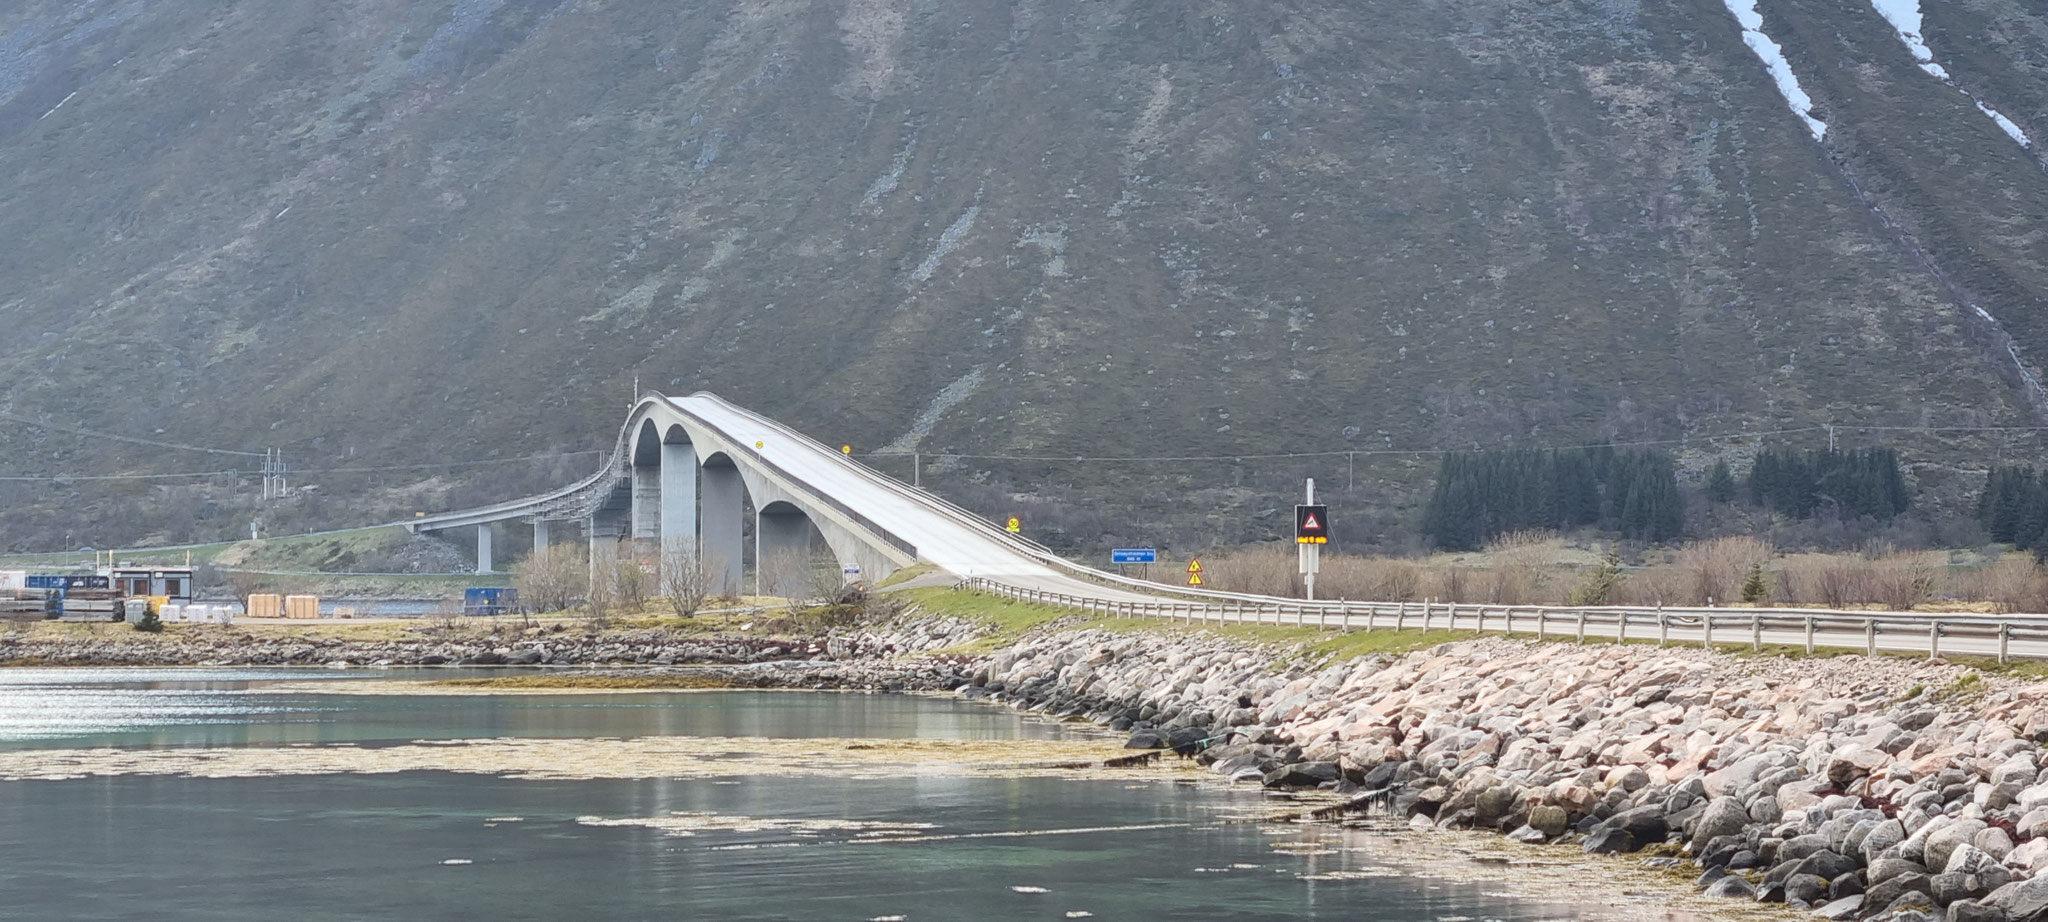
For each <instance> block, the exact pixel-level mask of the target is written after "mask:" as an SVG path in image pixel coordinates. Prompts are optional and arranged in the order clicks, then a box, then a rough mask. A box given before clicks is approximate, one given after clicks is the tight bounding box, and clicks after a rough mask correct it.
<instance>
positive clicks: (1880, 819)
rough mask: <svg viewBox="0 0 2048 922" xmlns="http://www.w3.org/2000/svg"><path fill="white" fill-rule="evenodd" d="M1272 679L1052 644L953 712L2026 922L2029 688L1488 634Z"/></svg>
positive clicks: (1897, 905)
mask: <svg viewBox="0 0 2048 922" xmlns="http://www.w3.org/2000/svg"><path fill="white" fill-rule="evenodd" d="M1278 662H1284V660H1277V659H1276V658H1275V657H1274V656H1273V655H1271V654H1270V653H1268V652H1266V651H1262V650H1259V649H1256V648H1253V647H1249V646H1246V645H1243V644H1238V643H1233V642H1229V641H1225V640H1221V639H1218V638H1214V637H1204V636H1199V635H1198V636H1195V637H1166V636H1161V635H1147V634H1115V633H1104V632H1069V633H1065V634H1056V635H1049V636H1045V637H1041V638H1039V639H1036V640H1032V641H1027V642H1025V643H1023V644H1019V645H1018V646H1016V647H1014V648H1012V649H1010V650H1006V651H1004V652H1001V653H999V654H997V655H995V656H993V657H990V658H989V659H988V660H986V661H985V662H984V663H983V664H982V665H981V666H980V667H979V668H977V669H976V671H975V674H974V678H973V680H972V681H971V682H970V683H969V684H968V686H967V687H966V688H965V689H964V692H965V693H966V694H967V695H968V696H970V697H976V698H992V699H995V700H1001V701H1008V702H1011V703H1013V704H1016V705H1019V706H1025V707H1030V708H1034V709H1038V710H1043V711H1045V712H1048V713H1051V714H1055V715H1064V716H1077V717H1087V718H1092V719H1095V720H1098V721H1102V722H1105V723H1109V724H1111V725H1112V726H1115V727H1118V728H1120V729H1129V730H1131V731H1132V737H1131V745H1132V746H1133V747H1173V748H1175V749H1178V750H1180V751H1182V752H1184V753H1189V754H1197V756H1198V757H1199V758H1201V759H1202V760H1204V761H1205V762H1208V763H1210V764H1211V765H1212V766H1213V767H1214V768H1215V769H1216V770H1217V771H1219V772H1221V773H1223V774H1225V775H1227V776H1229V777H1231V778H1233V779H1238V780H1244V781H1254V780H1256V781H1258V782H1260V783H1264V784H1268V785H1272V786H1286V787H1311V786H1313V787H1322V788H1328V789H1333V790H1338V791H1361V792H1375V796H1372V797H1371V798H1369V800H1370V801H1371V802H1372V803H1374V804H1376V805H1378V806H1380V807H1383V808H1384V807H1391V809H1393V810H1395V811H1398V812H1399V813H1400V814H1401V815H1406V816H1410V817H1412V820H1411V821H1412V822H1417V823H1431V824H1437V825H1442V826H1456V827H1471V828H1478V829H1491V830H1496V831H1499V832H1503V833H1506V834H1508V835H1509V836H1511V837H1513V838H1514V839H1516V840H1519V841H1524V842H1532V843H1537V842H1547V843H1556V842H1572V843H1576V844H1579V845H1580V846H1582V847H1583V848H1584V850H1585V851H1587V852H1594V853H1622V852H1639V851H1644V850H1649V851H1651V852H1653V853H1654V854H1655V855H1656V856H1657V857H1653V858H1651V859H1649V860H1650V861H1652V862H1654V863H1655V864H1656V865H1657V866H1663V867H1669V868H1673V869H1677V868H1680V867H1693V868H1695V869H1698V870H1703V873H1701V874H1700V877H1699V879H1698V881H1697V885H1698V886H1700V887H1702V888H1704V889H1706V890H1707V891H1708V892H1710V893H1712V894H1714V895H1718V896H1725V897H1730V898H1736V899H1748V900H1760V901H1765V902H1783V903H1788V904H1791V905H1793V906H1797V907H1803V908H1809V909H1813V910H1814V911H1816V912H1817V913H1818V914H1819V915H1820V916H1822V917H1825V918H1831V919H1848V918H1856V919H1868V918H1875V919H1882V920H1887V922H1920V920H1944V919H1945V920H1958V922H1960V920H1972V922H1974V920H2005V922H2020V920H2026V922H2036V920H2048V764H2044V759H2043V756H2042V752H2041V741H2043V740H2044V739H2048V685H2041V684H2020V683H2014V682H2006V681H2002V680H1987V679H1983V678H1980V677H1976V676H1975V675H1974V674H1973V673H1970V672H1969V671H1967V670H1964V669H1960V668H1956V667H1952V666H1948V665H1945V664H1939V663H1914V662H1906V661H1901V660H1895V659H1877V660H1871V659H1865V658H1862V657H1844V658H1840V659H1831V660H1800V661H1794V660H1785V659H1774V658H1764V657H1758V658H1738V657H1731V656H1726V655H1721V654H1715V653H1709V652H1705V651H1695V650H1672V649H1659V648H1654V647H1617V646H1611V645H1598V646H1578V645H1573V644H1529V643H1521V642H1514V641H1506V640H1476V641H1469V642H1461V643H1454V644H1447V645H1444V646H1441V647H1437V648H1434V649H1432V650H1429V651H1426V652H1416V653H1411V654H1407V655H1404V656H1400V657H1391V658H1390V657H1373V658H1367V659H1361V660H1354V661H1350V662H1345V663H1339V664H1333V665H1327V666H1322V667H1319V668H1310V667H1307V666H1297V667H1292V668H1285V667H1278V666H1276V663H1278ZM1366 800H1368V798H1360V801H1361V803H1363V802H1364V801H1366ZM1681 856H1684V857H1681ZM2036 875H2039V876H2036Z"/></svg>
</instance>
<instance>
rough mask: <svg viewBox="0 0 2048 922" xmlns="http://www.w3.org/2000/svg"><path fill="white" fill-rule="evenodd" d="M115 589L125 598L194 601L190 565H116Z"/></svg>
mask: <svg viewBox="0 0 2048 922" xmlns="http://www.w3.org/2000/svg"><path fill="white" fill-rule="evenodd" d="M113 579H114V589H115V590H116V591H117V592H118V594H120V595H121V596H123V597H125V598H161V599H164V600H166V601H167V603H168V602H178V603H187V602H191V601H192V569H191V568H190V567H115V568H114V571H113Z"/></svg>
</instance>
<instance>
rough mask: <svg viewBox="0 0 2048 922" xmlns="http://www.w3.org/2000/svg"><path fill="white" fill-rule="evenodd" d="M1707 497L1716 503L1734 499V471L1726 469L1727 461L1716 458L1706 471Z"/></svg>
mask: <svg viewBox="0 0 2048 922" xmlns="http://www.w3.org/2000/svg"><path fill="white" fill-rule="evenodd" d="M1707 498H1708V499H1710V500H1713V501H1714V502H1717V503H1726V502H1732V501H1734V499H1735V472H1734V471H1731V470H1729V469H1728V462H1727V461H1724V460H1721V459H1718V458H1717V459H1715V460H1714V466H1713V468H1712V469H1710V470H1708V471H1707Z"/></svg>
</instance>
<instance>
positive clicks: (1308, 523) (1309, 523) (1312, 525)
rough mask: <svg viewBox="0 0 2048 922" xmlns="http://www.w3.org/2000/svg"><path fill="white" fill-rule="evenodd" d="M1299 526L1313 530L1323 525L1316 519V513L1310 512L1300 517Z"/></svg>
mask: <svg viewBox="0 0 2048 922" xmlns="http://www.w3.org/2000/svg"><path fill="white" fill-rule="evenodd" d="M1301 527H1303V528H1307V529H1310V530H1314V529H1318V528H1321V527H1323V526H1322V525H1321V524H1320V523H1318V522H1317V521H1316V514H1315V513H1313V512H1311V513H1309V514H1308V515H1306V516H1304V517H1303V518H1302V520H1301Z"/></svg>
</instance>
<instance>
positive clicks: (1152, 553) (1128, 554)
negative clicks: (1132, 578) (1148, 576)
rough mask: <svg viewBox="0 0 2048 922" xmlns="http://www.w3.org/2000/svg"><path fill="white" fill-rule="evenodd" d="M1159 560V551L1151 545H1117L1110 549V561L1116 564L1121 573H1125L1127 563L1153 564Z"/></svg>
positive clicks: (1117, 570)
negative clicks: (1150, 546)
mask: <svg viewBox="0 0 2048 922" xmlns="http://www.w3.org/2000/svg"><path fill="white" fill-rule="evenodd" d="M1158 561H1159V552H1158V551H1157V550H1155V549H1153V548H1149V547H1117V548H1111V549H1110V551H1109V562H1110V563H1113V564H1116V572H1117V573H1119V574H1125V570H1124V565H1125V564H1132V563H1138V564H1151V563H1157V562H1158ZM1126 575H1127V574H1126Z"/></svg>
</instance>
